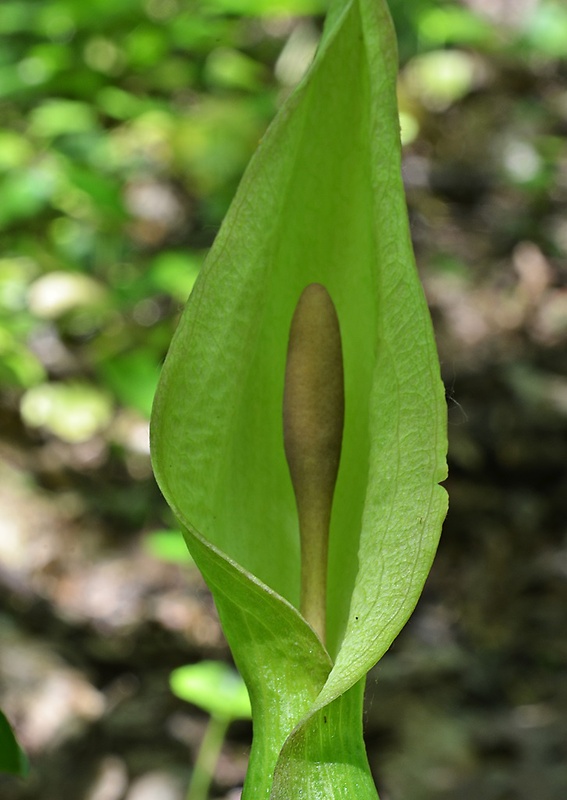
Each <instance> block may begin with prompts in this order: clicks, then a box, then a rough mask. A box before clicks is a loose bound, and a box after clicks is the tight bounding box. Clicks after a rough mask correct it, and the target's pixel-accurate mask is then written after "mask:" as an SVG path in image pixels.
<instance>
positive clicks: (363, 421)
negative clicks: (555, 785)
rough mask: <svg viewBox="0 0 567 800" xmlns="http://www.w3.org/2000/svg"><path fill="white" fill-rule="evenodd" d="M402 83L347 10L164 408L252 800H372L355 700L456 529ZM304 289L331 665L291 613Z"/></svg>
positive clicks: (217, 248) (266, 167)
mask: <svg viewBox="0 0 567 800" xmlns="http://www.w3.org/2000/svg"><path fill="white" fill-rule="evenodd" d="M396 71H397V56H396V48H395V37H394V33H393V29H392V26H391V21H390V18H389V15H388V12H387V9H386V5H385V2H379V1H378V0H348V2H345V1H344V0H343V2H335V3H334V5H333V7H332V8H331V11H330V14H329V17H328V19H327V24H326V28H325V31H324V36H323V40H322V43H321V45H320V48H319V51H318V54H317V56H316V59H315V61H314V63H313V65H312V67H311V69H310V71H309V73H308V75H307V76H306V78H305V79H304V81H303V83H302V84H301V85H300V86H299V88H298V89H297V91H296V92H295V93H294V94H293V95H292V96H291V97H290V98H289V99H288V101H287V102H286V104H285V105H284V107H283V108H282V109H281V111H280V113H279V115H278V117H277V118H276V120H275V121H274V123H273V124H272V126H271V128H270V129H269V131H268V133H267V134H266V136H265V137H264V139H263V141H262V142H261V143H260V146H259V148H258V152H257V154H256V156H255V157H254V159H253V160H252V162H251V163H250V166H249V168H248V170H247V172H246V175H245V177H244V179H243V181H242V183H241V186H240V189H239V191H238V193H237V195H236V198H235V200H234V202H233V204H232V206H231V209H230V211H229V213H228V215H227V217H226V219H225V221H224V224H223V226H222V228H221V231H220V233H219V235H218V237H217V240H216V242H215V245H214V246H213V248H212V250H211V252H210V254H209V256H208V259H207V261H206V262H205V265H204V267H203V268H202V270H201V272H200V274H199V277H198V278H197V281H196V284H195V288H194V290H193V292H192V295H191V298H190V300H189V303H188V305H187V308H186V311H185V313H184V315H183V318H182V320H181V322H180V325H179V327H178V330H177V332H176V335H175V338H174V341H173V343H172V346H171V349H170V352H169V355H168V358H167V360H166V363H165V366H164V369H163V372H162V377H161V381H160V385H159V387H158V392H157V396H156V401H155V404H154V411H153V420H152V452H153V463H154V468H155V472H156V476H157V479H158V482H159V484H160V487H161V489H162V491H163V493H164V495H165V497H166V499H167V500H168V502H169V503H170V505H171V507H172V508H173V510H174V511H175V513H176V514H177V516H178V518H179V520H180V521H181V523H182V525H183V526H184V528H185V530H186V539H187V542H188V545H189V548H190V550H191V553H192V555H193V557H194V558H195V561H196V562H197V564H198V566H199V568H200V569H201V571H202V572H203V574H204V577H205V579H206V580H207V582H208V584H209V586H210V587H211V590H212V592H213V594H214V597H215V601H216V604H217V607H218V610H219V615H220V618H221V622H222V624H223V627H224V630H225V632H226V635H227V638H228V640H229V643H230V645H231V648H232V650H233V654H234V658H235V661H236V664H237V666H238V668H239V670H240V672H241V674H242V676H243V678H244V680H245V682H246V684H247V686H248V689H249V692H250V697H251V702H252V709H253V718H254V743H253V748H252V754H251V761H250V767H249V772H248V776H247V780H246V785H245V789H244V795H243V797H245V798H252V797H253V798H259V797H266V798H268V797H271V798H274V799H275V798H278V800H279V798H281V799H282V800H283V798H289V797H299V796H308V797H309V798H329V797H335V798H339V797H341V798H343V797H344V798H347V797H354V796H356V797H357V798H376V790H375V789H374V786H373V783H372V780H371V778H370V773H369V770H368V765H367V762H366V756H365V752H364V745H363V742H362V731H361V724H360V717H361V696H362V687H363V682H364V678H365V675H366V672H367V671H368V670H369V669H370V668H371V667H372V666H373V665H374V664H375V662H376V661H377V660H378V659H379V658H380V657H381V656H382V655H383V654H384V652H385V651H386V650H387V649H388V648H389V646H390V645H391V643H392V641H393V639H394V638H395V637H396V636H397V634H398V633H399V631H400V629H401V628H402V627H403V625H404V624H405V622H406V621H407V619H408V617H409V615H410V613H411V611H412V610H413V608H414V606H415V603H416V602H417V599H418V597H419V594H420V592H421V589H422V587H423V583H424V581H425V578H426V576H427V574H428V571H429V568H430V566H431V562H432V560H433V557H434V554H435V549H436V546H437V542H438V538H439V533H440V528H441V523H442V520H443V518H444V515H445V512H446V505H447V499H446V494H445V492H444V490H443V489H442V488H440V487H439V486H438V485H437V484H438V482H439V481H440V480H443V479H444V477H445V476H446V465H445V453H446V408H445V402H444V392H443V387H442V384H441V381H440V377H439V364H438V359H437V355H436V350H435V344H434V340H433V334H432V328H431V321H430V318H429V314H428V310H427V306H426V303H425V299H424V296H423V292H422V289H421V286H420V284H419V280H418V277H417V274H416V270H415V264H414V258H413V253H412V248H411V240H410V236H409V229H408V222H407V212H406V208H405V199H404V193H403V185H402V181H401V175H400V141H399V123H398V116H397V108H396ZM313 282H317V283H322V284H323V285H324V286H325V287H326V288H327V289H328V291H329V293H330V295H331V297H332V299H333V300H334V303H335V305H336V309H337V313H338V317H339V321H340V326H341V332H342V347H343V359H344V369H345V424H344V437H343V449H342V455H341V463H340V470H339V476H338V483H337V488H336V492H335V500H334V506H333V516H332V521H331V532H330V542H329V564H328V577H327V580H328V591H327V640H326V647H324V646H323V644H322V643H321V641H320V640H319V638H318V637H317V636H316V634H315V633H314V632H313V630H312V629H311V628H310V626H309V625H308V624H307V622H306V621H305V620H304V619H303V617H302V616H301V615H300V613H299V611H298V610H297V608H298V605H299V594H300V554H299V533H298V520H297V513H296V509H295V501H294V495H293V491H292V487H291V482H290V478H289V473H288V468H287V464H286V461H285V456H284V448H283V437H282V419H281V415H282V395H283V380H284V371H285V363H286V350H287V339H288V331H289V325H290V321H291V318H292V315H293V311H294V308H295V305H296V303H297V300H298V298H299V296H300V294H301V292H302V290H303V289H304V288H305V286H306V285H308V284H310V283H313Z"/></svg>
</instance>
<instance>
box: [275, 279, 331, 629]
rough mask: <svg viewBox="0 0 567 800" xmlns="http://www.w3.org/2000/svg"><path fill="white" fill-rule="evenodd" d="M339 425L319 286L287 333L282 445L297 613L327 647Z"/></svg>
mask: <svg viewBox="0 0 567 800" xmlns="http://www.w3.org/2000/svg"><path fill="white" fill-rule="evenodd" d="M343 422H344V376H343V358H342V347H341V333H340V328H339V320H338V317H337V312H336V310H335V306H334V304H333V301H332V300H331V297H330V295H329V293H328V291H327V290H326V289H325V287H324V286H322V285H321V284H319V283H312V284H310V285H309V286H307V287H306V288H305V289H304V290H303V293H302V295H301V297H300V298H299V301H298V303H297V306H296V309H295V312H294V315H293V319H292V322H291V327H290V332H289V345H288V352H287V363H286V371H285V388H284V401H283V428H284V447H285V454H286V457H287V462H288V465H289V471H290V474H291V482H292V484H293V490H294V492H295V500H296V504H297V514H298V517H299V531H300V537H301V613H302V614H303V616H304V617H305V619H306V620H307V622H309V624H310V625H311V627H312V628H313V629H314V630H315V631H316V633H317V634H318V636H319V638H320V639H321V641H322V642H325V626H326V590H327V552H328V541H329V525H330V521H331V508H332V504H333V493H334V490H335V484H336V480H337V472H338V469H339V460H340V455H341V444H342V436H343Z"/></svg>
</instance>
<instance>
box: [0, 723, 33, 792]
mask: <svg viewBox="0 0 567 800" xmlns="http://www.w3.org/2000/svg"><path fill="white" fill-rule="evenodd" d="M0 772H10V773H12V774H13V775H20V776H21V777H24V776H25V775H27V773H28V762H27V758H26V757H25V755H24V753H23V752H22V750H21V749H20V746H19V745H18V743H17V741H16V737H15V736H14V734H13V733H12V729H11V727H10V723H9V722H8V720H7V719H6V717H5V716H4V714H3V713H2V712H1V711H0Z"/></svg>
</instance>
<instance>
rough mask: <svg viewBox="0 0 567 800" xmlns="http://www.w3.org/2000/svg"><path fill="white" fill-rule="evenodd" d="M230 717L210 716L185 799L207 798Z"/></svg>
mask: <svg viewBox="0 0 567 800" xmlns="http://www.w3.org/2000/svg"><path fill="white" fill-rule="evenodd" d="M230 721H231V720H230V717H220V716H214V715H213V716H212V717H211V719H210V720H209V724H208V725H207V730H206V731H205V735H204V737H203V741H202V742H201V746H200V748H199V752H198V753H197V758H196V760H195V764H194V766H193V774H192V775H191V781H190V783H189V788H188V790H187V798H186V800H207V798H208V796H209V789H210V788H211V783H212V780H213V776H214V774H215V768H216V765H217V762H218V760H219V756H220V752H221V750H222V746H223V742H224V740H225V737H226V732H227V730H228V726H229V725H230Z"/></svg>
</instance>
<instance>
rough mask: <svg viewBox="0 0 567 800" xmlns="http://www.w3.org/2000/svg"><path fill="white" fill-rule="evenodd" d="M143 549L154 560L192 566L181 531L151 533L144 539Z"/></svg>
mask: <svg viewBox="0 0 567 800" xmlns="http://www.w3.org/2000/svg"><path fill="white" fill-rule="evenodd" d="M144 548H145V550H146V551H147V552H148V553H149V554H150V555H152V556H153V557H154V558H160V559H161V560H162V561H172V562H173V563H174V564H193V563H194V561H193V559H192V558H191V554H190V553H189V551H188V550H187V546H186V544H185V542H184V541H183V534H182V533H181V531H170V530H164V531H153V532H152V533H148V534H146V536H145V537H144Z"/></svg>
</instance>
